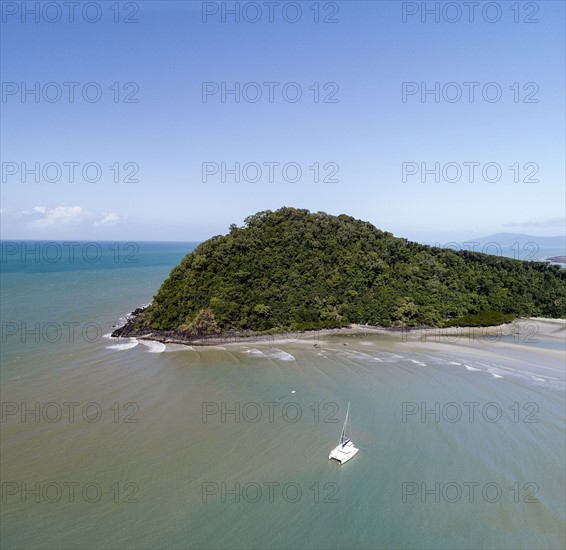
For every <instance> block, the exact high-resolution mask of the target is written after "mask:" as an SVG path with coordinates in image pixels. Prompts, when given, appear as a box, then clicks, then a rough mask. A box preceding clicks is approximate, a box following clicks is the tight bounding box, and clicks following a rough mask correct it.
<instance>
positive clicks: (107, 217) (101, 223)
mask: <svg viewBox="0 0 566 550" xmlns="http://www.w3.org/2000/svg"><path fill="white" fill-rule="evenodd" d="M119 222H120V216H118V214H116V213H115V212H110V213H109V214H105V213H102V218H100V219H99V220H97V221H95V222H94V227H112V226H114V225H116V224H117V223H119Z"/></svg>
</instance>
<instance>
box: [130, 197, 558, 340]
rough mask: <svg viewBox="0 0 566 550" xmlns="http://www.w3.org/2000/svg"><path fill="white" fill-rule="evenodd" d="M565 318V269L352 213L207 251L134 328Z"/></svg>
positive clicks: (296, 221)
mask: <svg viewBox="0 0 566 550" xmlns="http://www.w3.org/2000/svg"><path fill="white" fill-rule="evenodd" d="M565 315H566V271H564V270H562V269H561V268H560V267H558V266H554V265H550V264H548V263H546V262H526V261H519V260H513V259H510V258H504V257H499V256H491V255H486V254H482V253H479V252H471V251H453V250H448V249H443V248H437V247H431V246H426V245H422V244H419V243H415V242H410V241H408V240H407V239H403V238H397V237H394V236H393V235H392V234H391V233H387V232H383V231H380V230H379V229H377V228H375V227H374V226H373V225H372V224H370V223H368V222H364V221H360V220H356V219H354V218H352V217H350V216H347V215H340V216H331V215H328V214H326V213H324V212H316V213H311V212H309V211H308V210H303V209H296V208H281V209H279V210H277V211H275V212H272V211H269V210H266V211H263V212H258V213H257V214H254V215H252V216H249V217H248V218H246V220H245V225H244V226H243V227H237V226H236V225H231V226H230V231H229V233H228V234H227V235H223V236H216V237H212V238H211V239H209V240H207V241H205V242H203V243H201V244H200V245H199V246H198V247H197V248H196V249H195V250H194V251H193V252H191V253H190V254H188V255H187V256H186V257H185V258H184V259H183V260H182V261H181V263H180V264H179V265H178V266H176V267H175V268H174V269H173V270H172V272H171V274H170V276H169V278H168V279H167V280H166V281H165V282H164V283H163V285H162V286H161V288H160V289H159V291H158V293H157V295H156V296H155V297H154V300H153V303H152V305H151V306H150V307H149V308H148V309H147V310H146V311H145V312H144V313H143V315H142V316H141V318H140V319H139V323H140V324H139V325H138V326H145V327H147V328H152V329H155V330H174V331H180V332H185V333H188V334H207V333H217V332H220V331H228V330H238V331H247V330H251V331H267V330H282V331H283V330H305V329H316V328H325V327H338V326H344V325H348V324H351V323H359V324H369V325H379V326H416V325H428V326H446V325H454V324H457V323H458V322H461V323H462V324H466V322H468V323H469V324H482V323H485V324H492V323H493V322H501V321H507V320H510V319H513V318H515V317H517V316H545V317H553V318H558V317H565Z"/></svg>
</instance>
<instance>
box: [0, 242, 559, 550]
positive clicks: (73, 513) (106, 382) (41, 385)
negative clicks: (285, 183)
mask: <svg viewBox="0 0 566 550" xmlns="http://www.w3.org/2000/svg"><path fill="white" fill-rule="evenodd" d="M158 252H159V251H157V252H155V251H154V252H152V254H155V253H157V254H158ZM163 254H164V256H163V257H162V259H163V261H162V262H159V261H157V262H155V261H153V262H149V261H148V262H146V265H144V262H141V265H139V266H137V267H136V268H134V269H132V268H127V269H120V268H116V267H113V268H112V269H96V270H94V269H93V270H88V269H81V270H73V271H71V270H66V271H65V270H58V271H48V270H47V271H43V272H37V273H22V271H21V270H20V271H13V272H10V273H5V274H4V275H3V278H2V283H3V284H2V301H3V304H2V321H3V323H21V322H22V321H25V322H27V328H28V329H29V327H32V326H33V325H34V323H36V322H40V323H42V327H44V326H47V323H48V322H52V323H57V324H58V325H60V326H63V323H65V322H67V323H69V322H73V323H79V325H76V326H77V327H78V328H81V327H84V326H86V325H87V324H88V323H94V324H96V325H98V326H100V328H101V331H102V333H103V334H107V333H108V332H110V330H111V328H112V324H113V323H114V322H115V321H116V320H117V319H118V318H119V317H121V316H123V315H124V314H126V313H127V312H128V311H131V310H132V309H133V308H134V307H136V306H138V305H139V304H141V303H144V302H148V301H150V300H151V297H152V295H153V293H154V292H155V290H156V289H157V287H158V286H159V284H160V282H161V281H162V280H163V279H164V278H165V277H166V276H167V274H168V272H169V270H170V268H171V266H172V265H174V263H176V261H178V259H179V258H180V257H181V256H182V254H181V253H180V251H179V250H178V251H177V252H175V253H172V251H171V250H168V251H167V254H165V252H163ZM152 258H153V259H155V258H154V257H153V256H152ZM149 263H152V265H147V264H149ZM160 263H161V264H163V265H156V264H160ZM6 327H8V326H7V325H4V327H3V328H6ZM48 328H49V327H48ZM54 328H55V325H52V326H51V330H54ZM91 328H92V326H91ZM12 330H14V325H13V324H10V325H9V327H8V332H10V331H12ZM50 334H51V333H50V332H49V331H46V332H45V333H42V332H41V331H40V336H39V338H38V341H37V342H36V341H35V334H33V333H32V334H31V335H29V334H28V335H27V336H26V337H25V338H24V340H25V341H23V342H22V337H21V334H15V335H13V334H6V333H5V332H4V333H3V338H4V340H5V341H4V342H3V346H2V348H3V350H2V370H1V375H2V389H1V392H2V393H1V397H2V403H3V412H4V415H3V419H2V420H3V422H2V424H1V428H2V457H1V461H2V463H1V465H2V483H3V485H2V489H3V494H2V499H3V502H2V516H1V531H2V548H562V547H563V544H564V523H565V520H566V517H565V501H564V492H565V480H564V465H565V455H564V441H565V440H564V438H565V433H564V404H565V403H564V364H563V358H562V356H561V355H560V349H563V348H560V346H561V341H560V340H557V339H546V340H545V339H544V338H541V337H539V339H538V342H533V343H531V342H525V340H524V339H520V340H519V342H515V341H514V340H513V339H512V338H511V339H506V340H503V341H502V342H501V343H500V344H492V345H490V346H487V345H486V346H485V351H482V349H483V346H482V345H481V344H479V345H476V346H475V347H473V346H471V347H465V346H461V347H460V348H455V347H454V346H449V345H443V344H433V343H431V344H430V345H429V344H427V345H423V344H418V343H415V342H413V343H411V342H402V341H401V340H400V339H399V338H396V337H384V336H374V337H365V338H351V337H350V338H345V337H333V338H327V339H323V340H318V341H315V340H314V338H313V340H312V342H294V341H290V342H287V343H285V344H280V345H279V344H278V345H276V344H274V343H273V344H269V343H263V344H252V343H250V344H248V345H240V346H237V347H229V346H226V349H186V348H181V347H179V346H163V345H161V344H158V343H143V342H139V341H137V340H126V341H119V342H116V341H115V340H110V339H109V338H104V337H103V338H99V339H98V338H97V339H96V340H95V341H93V342H88V341H85V338H84V337H83V336H82V333H81V335H80V336H79V337H77V338H75V340H74V341H72V342H71V341H69V339H68V338H64V337H61V338H59V340H57V341H49V339H51V340H54V339H55V338H54V337H53V336H50ZM315 343H316V347H315V345H314V344H315ZM498 346H499V347H498ZM557 347H558V348H559V349H556V348H557ZM292 392H295V393H292ZM348 401H351V417H352V428H353V439H354V442H355V443H356V445H357V446H358V447H359V448H360V452H359V453H358V455H357V456H356V457H355V458H354V459H353V460H352V461H351V462H349V463H348V464H346V465H344V466H338V465H336V464H331V463H329V461H328V453H329V452H330V450H331V449H332V447H333V446H335V445H336V443H337V440H338V437H339V435H340V429H341V423H342V421H343V418H344V414H345V407H346V405H347V403H348ZM24 402H25V403H26V407H27V409H28V410H32V411H36V410H38V409H37V408H36V407H37V405H34V404H35V403H39V413H38V416H39V418H36V415H35V412H32V413H30V414H27V415H26V416H24V417H23V418H22V409H23V405H22V404H23V403H24ZM70 402H74V403H77V405H76V406H75V408H74V411H75V413H74V414H75V417H74V420H73V421H71V420H70V413H69V409H70V407H71V406H70V405H64V403H70ZM49 403H51V404H50V405H49ZM437 403H438V404H437ZM88 404H90V405H88ZM58 406H60V408H61V417H60V418H57V416H58ZM425 409H426V410H425ZM423 410H424V416H423ZM471 410H473V413H474V418H473V420H472V419H471V418H470V414H471ZM230 411H235V412H232V413H231V412H230ZM270 411H272V416H271V417H270ZM427 411H428V413H427ZM83 413H84V415H85V416H83ZM98 413H99V416H100V418H96V415H97V414H98ZM458 414H461V416H460V418H458ZM498 415H500V417H499V418H498ZM36 420H38V421H36ZM89 420H90V421H89ZM135 420H137V422H133V421H135ZM535 421H536V422H535ZM22 484H25V489H27V490H28V492H27V493H25V492H24V490H23V489H24V486H23V485H22ZM72 484H74V485H72ZM70 487H74V490H75V495H74V497H72V498H69V493H70ZM36 489H37V491H36V493H37V496H36V494H34V491H35V490H36ZM59 489H61V495H59V493H58V491H59ZM270 489H271V492H270ZM98 490H99V491H100V494H97V491H98ZM472 490H473V498H472ZM36 498H37V500H38V502H36ZM22 500H23V502H22ZM50 500H52V501H53V502H49V501H50ZM89 500H92V501H93V502H89ZM471 500H472V501H471ZM116 501H117V502H116ZM437 501H438V502H437ZM530 501H532V502H530Z"/></svg>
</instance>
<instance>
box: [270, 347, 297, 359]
mask: <svg viewBox="0 0 566 550" xmlns="http://www.w3.org/2000/svg"><path fill="white" fill-rule="evenodd" d="M266 356H267V357H270V358H272V359H279V360H281V361H294V360H295V358H294V357H293V356H292V355H291V354H290V353H287V352H286V351H283V350H280V349H277V348H275V349H274V350H273V352H272V353H268V354H266Z"/></svg>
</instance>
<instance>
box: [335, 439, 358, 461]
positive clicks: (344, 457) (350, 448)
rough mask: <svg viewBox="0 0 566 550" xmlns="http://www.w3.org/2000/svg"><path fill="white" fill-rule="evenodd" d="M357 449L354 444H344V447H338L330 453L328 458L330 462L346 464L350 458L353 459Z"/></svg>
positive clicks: (349, 442)
mask: <svg viewBox="0 0 566 550" xmlns="http://www.w3.org/2000/svg"><path fill="white" fill-rule="evenodd" d="M358 451H359V449H358V448H356V447H354V444H353V443H352V442H351V441H348V443H345V444H344V445H338V446H337V447H336V448H334V449H332V451H330V455H328V458H329V459H330V460H335V461H336V462H338V463H339V464H344V463H345V462H348V460H350V459H351V458H354V456H356V454H357V453H358Z"/></svg>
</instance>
